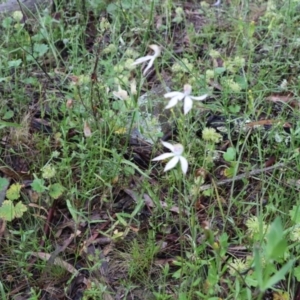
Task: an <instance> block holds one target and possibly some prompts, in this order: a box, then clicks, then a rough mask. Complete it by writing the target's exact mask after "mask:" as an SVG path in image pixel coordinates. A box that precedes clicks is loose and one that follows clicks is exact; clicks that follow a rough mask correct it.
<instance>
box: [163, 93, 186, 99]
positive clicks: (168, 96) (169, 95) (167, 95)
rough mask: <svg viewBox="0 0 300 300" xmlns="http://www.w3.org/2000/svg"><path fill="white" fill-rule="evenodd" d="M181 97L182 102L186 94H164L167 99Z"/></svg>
mask: <svg viewBox="0 0 300 300" xmlns="http://www.w3.org/2000/svg"><path fill="white" fill-rule="evenodd" d="M179 96H180V97H182V98H181V100H182V99H183V97H184V94H183V93H181V92H170V93H166V94H164V97H165V98H173V97H179Z"/></svg>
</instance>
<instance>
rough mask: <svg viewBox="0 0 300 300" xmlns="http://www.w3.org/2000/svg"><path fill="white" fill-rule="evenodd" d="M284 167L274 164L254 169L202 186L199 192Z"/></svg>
mask: <svg viewBox="0 0 300 300" xmlns="http://www.w3.org/2000/svg"><path fill="white" fill-rule="evenodd" d="M284 166H286V164H285V163H279V164H276V165H274V166H271V167H266V168H262V169H254V170H252V171H250V172H247V173H243V174H240V175H237V176H234V177H232V178H228V179H224V180H221V181H219V182H215V183H214V184H212V183H210V184H205V185H202V186H200V188H199V191H205V190H208V189H210V188H212V187H213V186H219V185H224V184H226V183H230V182H234V181H236V180H241V179H244V178H248V177H252V176H254V175H258V174H261V173H264V172H267V171H271V170H274V169H277V168H281V167H284Z"/></svg>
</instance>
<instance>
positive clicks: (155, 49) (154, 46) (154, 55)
mask: <svg viewBox="0 0 300 300" xmlns="http://www.w3.org/2000/svg"><path fill="white" fill-rule="evenodd" d="M149 48H151V49H152V50H153V51H154V54H153V57H154V58H156V57H158V56H160V53H161V48H160V47H159V46H157V45H149Z"/></svg>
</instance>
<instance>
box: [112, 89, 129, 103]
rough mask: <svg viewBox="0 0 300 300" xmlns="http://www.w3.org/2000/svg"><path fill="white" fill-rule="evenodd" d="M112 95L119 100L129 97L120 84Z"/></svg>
mask: <svg viewBox="0 0 300 300" xmlns="http://www.w3.org/2000/svg"><path fill="white" fill-rule="evenodd" d="M113 95H114V96H115V97H116V98H118V99H120V100H127V99H128V98H129V96H128V93H127V91H126V90H123V89H122V88H121V87H120V86H118V91H114V92H113Z"/></svg>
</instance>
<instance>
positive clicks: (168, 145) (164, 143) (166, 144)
mask: <svg viewBox="0 0 300 300" xmlns="http://www.w3.org/2000/svg"><path fill="white" fill-rule="evenodd" d="M161 143H162V144H163V145H164V147H166V148H167V149H169V150H170V151H172V152H174V146H173V145H172V144H170V143H168V142H164V141H161ZM173 155H174V154H173Z"/></svg>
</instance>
